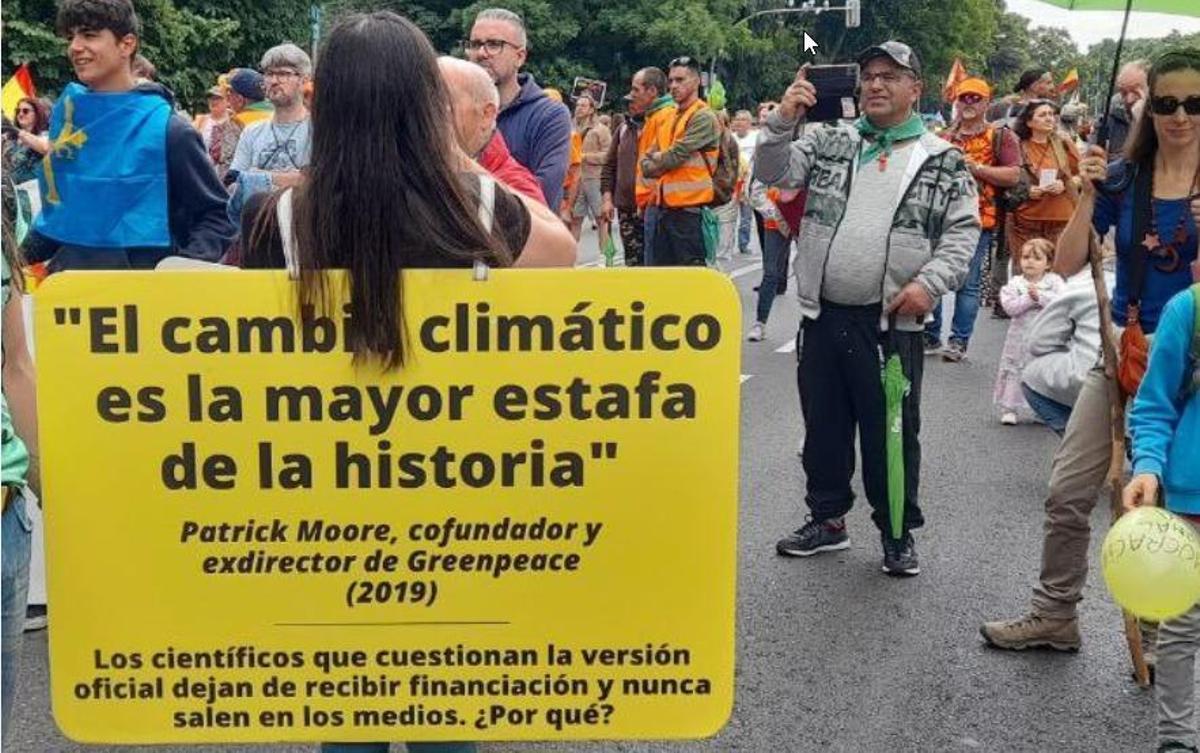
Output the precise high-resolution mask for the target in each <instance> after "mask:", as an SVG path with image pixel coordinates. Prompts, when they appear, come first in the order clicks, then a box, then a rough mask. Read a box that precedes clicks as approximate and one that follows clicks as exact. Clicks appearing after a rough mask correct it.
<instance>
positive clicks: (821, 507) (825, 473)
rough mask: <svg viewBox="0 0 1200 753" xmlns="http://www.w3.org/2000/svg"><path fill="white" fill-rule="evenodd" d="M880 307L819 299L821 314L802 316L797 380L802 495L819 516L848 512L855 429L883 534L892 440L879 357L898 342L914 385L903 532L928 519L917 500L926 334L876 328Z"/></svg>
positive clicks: (908, 409)
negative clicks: (802, 433)
mask: <svg viewBox="0 0 1200 753" xmlns="http://www.w3.org/2000/svg"><path fill="white" fill-rule="evenodd" d="M879 316H880V307H879V304H874V305H871V306H841V305H838V304H835V303H830V302H828V301H821V316H820V317H819V318H817V319H804V320H803V321H802V322H801V325H800V332H799V333H798V335H797V341H796V353H797V355H798V358H799V364H798V367H797V379H798V383H799V387H800V409H801V410H802V411H803V413H804V425H805V427H806V431H805V437H804V474H805V476H806V477H807V479H808V488H807V491H806V494H805V497H804V501H805V503H806V504H807V505H808V508H809V510H811V511H812V517H813V519H814V520H817V521H823V520H829V519H831V518H839V517H841V516H843V515H845V514H846V513H847V512H849V511H850V508H851V506H853V504H854V492H853V491H851V490H850V480H851V479H852V478H853V476H854V434H855V430H856V429H857V431H858V435H859V446H860V449H861V452H862V465H863V473H862V476H863V488H864V489H865V490H866V493H867V501H868V502H870V503H871V507H872V509H873V512H872V513H871V519H872V520H873V521H875V525H876V526H877V527H878V528H879V530H881V531H889V530H890V524H889V515H888V490H887V438H886V435H885V419H884V396H883V382H882V378H881V376H880V369H881V354H882V353H883V352H885V349H886V352H889V353H890V352H891V350H890V349H891V347H893V346H892V345H890V344H889V343H894V347H895V351H896V352H897V353H898V354H899V355H900V363H901V365H902V366H903V368H904V374H905V376H907V377H908V379H909V381H910V382H911V383H912V387H911V389H910V391H909V393H908V396H907V397H905V398H904V403H903V406H902V417H903V421H904V471H905V473H904V486H905V495H904V496H905V500H904V530H905V531H908V530H911V529H914V528H920V527H921V526H922V525H924V523H925V518H924V516H922V514H921V508H920V507H919V506H918V504H917V492H918V488H919V485H920V474H921V443H920V439H919V434H920V431H921V375H922V371H923V368H924V358H925V353H924V345H923V341H922V333H920V332H902V331H897V332H895V333H894V335H893V336H892V337H889V336H888V335H887V334H886V333H881V332H880V328H879Z"/></svg>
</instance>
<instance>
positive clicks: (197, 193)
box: [23, 83, 236, 272]
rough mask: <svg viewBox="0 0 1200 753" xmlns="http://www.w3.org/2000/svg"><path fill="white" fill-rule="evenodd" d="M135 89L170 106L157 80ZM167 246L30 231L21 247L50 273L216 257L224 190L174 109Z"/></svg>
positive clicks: (225, 235)
mask: <svg viewBox="0 0 1200 753" xmlns="http://www.w3.org/2000/svg"><path fill="white" fill-rule="evenodd" d="M135 90H136V91H139V92H145V93H147V94H151V95H157V96H160V97H162V98H163V99H165V100H167V102H169V103H170V104H171V106H172V108H174V106H175V98H174V96H173V95H172V94H171V92H170V90H169V89H167V88H166V87H164V86H162V85H160V84H153V83H146V84H139V85H138V86H136V87H135ZM166 160H167V222H168V225H169V229H170V235H171V246H170V247H168V248H94V247H88V246H75V245H64V244H61V243H59V242H57V241H55V240H53V239H52V238H48V237H46V236H44V235H41V234H39V233H37V232H31V233H30V234H29V237H28V238H27V239H26V241H25V244H24V246H23V250H24V252H25V257H26V259H27V260H29V261H33V262H36V261H48V262H49V264H48V267H49V270H50V271H51V272H59V271H63V270H68V269H153V268H154V266H155V265H156V264H157V263H158V262H159V261H161V260H162V258H163V257H164V256H170V255H173V254H174V255H179V256H187V257H191V258H193V259H202V260H204V261H214V262H215V261H219V260H220V258H221V256H222V255H223V254H224V253H225V250H226V248H227V247H228V246H229V244H230V243H231V242H232V241H233V237H234V234H235V232H236V228H235V227H234V226H233V224H232V223H231V222H230V221H229V219H228V217H226V216H225V204H226V202H227V201H228V200H229V194H228V192H227V191H226V190H225V189H224V187H222V186H221V181H220V180H219V179H218V178H217V173H216V170H215V169H214V168H213V164H212V160H211V159H209V156H208V152H206V151H205V149H204V142H203V141H201V140H200V134H199V132H197V131H196V129H195V128H193V127H192V124H191V123H190V122H188V120H187V119H186V118H185V117H183V116H182V115H180V114H179V113H178V112H174V113H172V114H171V118H170V120H168V121H167V144H166Z"/></svg>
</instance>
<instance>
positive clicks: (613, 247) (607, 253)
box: [603, 233, 617, 267]
mask: <svg viewBox="0 0 1200 753" xmlns="http://www.w3.org/2000/svg"><path fill="white" fill-rule="evenodd" d="M603 253H604V266H606V267H611V266H612V265H613V259H614V258H615V257H616V255H617V244H615V243H613V237H612V233H609V235H608V240H607V241H606V242H605V244H604V251H603Z"/></svg>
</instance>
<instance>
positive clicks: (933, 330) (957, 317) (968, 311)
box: [925, 230, 992, 348]
mask: <svg viewBox="0 0 1200 753" xmlns="http://www.w3.org/2000/svg"><path fill="white" fill-rule="evenodd" d="M991 246H992V231H991V230H984V231H982V232H980V233H979V243H978V245H976V246H975V255H974V256H972V257H971V266H970V267H969V268H968V269H967V279H966V280H965V281H964V282H963V286H962V288H960V289H959V290H958V292H956V293H955V294H954V318H953V320H952V321H951V322H950V338H951V339H952V340H958V341H959V342H961V343H962V344H963V347H964V348H965V347H966V345H967V343H969V342H970V341H971V335H972V334H973V333H974V332H975V317H976V316H978V315H979V281H980V278H981V276H982V273H983V260H984V259H985V258H987V254H988V250H989V249H990V248H991ZM925 333H926V334H928V335H932V336H933V337H936V338H937V339H939V340H941V339H942V300H941V299H940V298H939V299H938V301H937V303H936V304H934V307H933V319H931V320H930V321H929V322H928V323H927V324H926V325H925Z"/></svg>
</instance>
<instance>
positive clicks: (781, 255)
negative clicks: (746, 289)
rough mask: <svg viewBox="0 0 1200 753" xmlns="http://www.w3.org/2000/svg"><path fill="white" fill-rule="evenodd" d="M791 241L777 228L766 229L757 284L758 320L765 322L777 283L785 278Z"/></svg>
mask: <svg viewBox="0 0 1200 753" xmlns="http://www.w3.org/2000/svg"><path fill="white" fill-rule="evenodd" d="M791 248H792V241H791V239H789V238H786V237H784V235H783V234H782V233H780V232H779V231H778V230H767V231H766V237H765V238H763V275H762V282H760V283H759V284H758V315H757V318H758V321H759V322H760V323H762V324H766V323H767V318H768V317H769V316H770V315H771V304H773V303H774V302H775V296H776V295H778V293H777V292H776V291H777V290H778V288H779V283H781V282H785V281H786V280H787V265H788V257H789V256H790V251H791Z"/></svg>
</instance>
